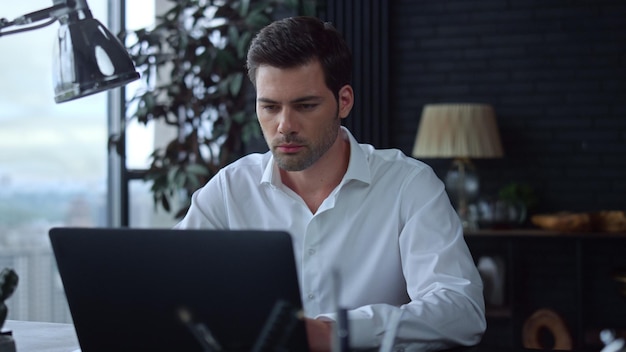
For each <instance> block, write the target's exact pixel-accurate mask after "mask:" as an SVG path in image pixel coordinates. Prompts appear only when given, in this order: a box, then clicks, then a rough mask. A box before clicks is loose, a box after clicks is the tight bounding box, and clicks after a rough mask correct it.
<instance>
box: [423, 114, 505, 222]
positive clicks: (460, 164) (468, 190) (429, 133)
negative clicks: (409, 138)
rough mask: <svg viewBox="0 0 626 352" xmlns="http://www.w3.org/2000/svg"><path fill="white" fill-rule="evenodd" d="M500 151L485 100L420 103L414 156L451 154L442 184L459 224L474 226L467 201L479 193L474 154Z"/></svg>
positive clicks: (481, 155)
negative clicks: (449, 166) (421, 106)
mask: <svg viewBox="0 0 626 352" xmlns="http://www.w3.org/2000/svg"><path fill="white" fill-rule="evenodd" d="M503 155H504V152H503V149H502V143H501V141H500V133H499V131H498V125H497V122H496V115H495V112H494V109H493V107H492V106H491V105H488V104H478V103H445V104H428V105H426V106H424V109H423V111H422V117H421V119H420V123H419V126H418V130H417V136H416V137H415V145H414V148H413V156H414V157H416V158H453V162H452V166H451V168H450V169H449V171H448V172H447V174H446V176H445V180H444V182H445V185H446V189H447V191H448V194H449V195H450V197H451V198H452V202H453V203H454V205H455V208H456V210H457V212H458V213H459V216H460V217H461V221H463V226H464V227H465V228H469V229H472V228H475V224H473V223H472V221H471V219H470V218H469V211H468V205H469V203H470V202H471V201H473V200H474V199H475V198H476V197H477V196H478V194H479V188H480V187H479V178H478V174H477V172H476V168H475V166H474V165H473V163H472V162H471V159H475V158H500V157H502V156H503Z"/></svg>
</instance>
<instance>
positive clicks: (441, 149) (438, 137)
mask: <svg viewBox="0 0 626 352" xmlns="http://www.w3.org/2000/svg"><path fill="white" fill-rule="evenodd" d="M503 154H504V153H503V151H502V143H501V141H500V133H499V131H498V125H497V122H496V115H495V112H494V109H493V107H492V106H491V105H488V104H474V103H467V104H428V105H426V106H424V109H423V111H422V117H421V120H420V123H419V126H418V131H417V136H416V138H415V145H414V148H413V156H414V157H422V158H499V157H502V156H503Z"/></svg>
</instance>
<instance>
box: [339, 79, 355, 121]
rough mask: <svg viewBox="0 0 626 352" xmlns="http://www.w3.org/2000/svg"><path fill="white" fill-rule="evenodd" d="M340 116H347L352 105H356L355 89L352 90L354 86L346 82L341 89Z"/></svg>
mask: <svg viewBox="0 0 626 352" xmlns="http://www.w3.org/2000/svg"><path fill="white" fill-rule="evenodd" d="M338 97H339V117H340V118H342V119H343V118H346V117H348V115H349V114H350V111H351V110H352V106H353V105H354V90H352V86H351V85H349V84H346V85H345V86H343V87H341V89H339V94H338Z"/></svg>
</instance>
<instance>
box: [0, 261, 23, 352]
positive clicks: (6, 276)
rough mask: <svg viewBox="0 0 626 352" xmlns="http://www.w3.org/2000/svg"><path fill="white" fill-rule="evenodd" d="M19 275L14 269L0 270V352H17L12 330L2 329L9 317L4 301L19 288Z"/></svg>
mask: <svg viewBox="0 0 626 352" xmlns="http://www.w3.org/2000/svg"><path fill="white" fill-rule="evenodd" d="M18 281H19V277H18V275H17V273H16V272H15V271H14V270H13V269H9V268H5V269H3V270H2V272H0V352H15V341H14V340H13V334H12V332H11V331H1V330H2V327H3V326H4V321H5V320H6V318H7V314H8V311H9V310H8V308H7V306H6V304H5V303H4V302H5V301H6V300H7V299H8V298H9V297H11V295H12V294H13V292H15V289H16V288H17V283H18Z"/></svg>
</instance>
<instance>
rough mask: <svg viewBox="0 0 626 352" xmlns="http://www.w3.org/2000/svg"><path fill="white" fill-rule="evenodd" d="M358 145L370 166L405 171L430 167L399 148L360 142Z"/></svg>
mask: <svg viewBox="0 0 626 352" xmlns="http://www.w3.org/2000/svg"><path fill="white" fill-rule="evenodd" d="M360 146H361V149H362V150H363V152H364V153H365V154H366V155H367V159H368V161H369V163H370V166H371V167H383V168H394V169H395V168H398V169H405V170H407V171H408V170H411V171H415V170H423V169H430V166H428V165H427V164H426V163H424V162H423V161H420V160H417V159H415V158H412V157H410V156H408V155H406V154H405V153H404V152H403V151H401V150H400V149H396V148H387V149H381V148H375V147H373V146H372V145H369V144H361V145H360Z"/></svg>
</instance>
